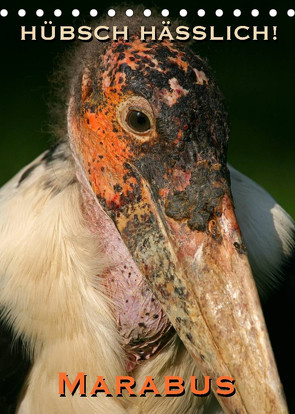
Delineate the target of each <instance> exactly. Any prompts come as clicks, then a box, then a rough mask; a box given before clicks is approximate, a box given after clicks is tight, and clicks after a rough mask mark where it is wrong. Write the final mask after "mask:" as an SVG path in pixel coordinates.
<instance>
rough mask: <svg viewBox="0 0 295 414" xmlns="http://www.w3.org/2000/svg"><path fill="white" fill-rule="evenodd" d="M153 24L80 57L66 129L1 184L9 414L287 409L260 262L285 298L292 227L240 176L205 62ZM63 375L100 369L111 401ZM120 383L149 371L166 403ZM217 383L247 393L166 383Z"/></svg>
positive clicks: (271, 288) (73, 68)
mask: <svg viewBox="0 0 295 414" xmlns="http://www.w3.org/2000/svg"><path fill="white" fill-rule="evenodd" d="M112 24H113V23H112ZM141 24H143V23H142V22H140V21H139V20H137V19H134V20H133V22H132V23H130V21H128V25H129V26H130V39H129V41H128V42H126V41H122V40H119V41H118V42H105V43H99V42H96V41H93V42H90V43H87V44H85V43H84V44H83V45H82V46H80V47H79V48H78V49H77V51H76V53H75V54H73V57H72V64H71V65H68V71H69V82H68V87H69V88H68V89H69V93H68V95H67V96H66V99H67V106H66V108H65V109H66V111H65V112H64V118H65V119H67V132H65V133H64V136H63V139H61V140H58V142H57V143H56V144H55V145H54V146H53V147H52V148H51V149H49V150H48V151H46V152H45V153H44V154H42V155H41V156H40V157H38V158H37V159H36V160H35V161H33V162H32V163H31V164H30V165H28V166H26V167H25V168H24V169H23V170H21V171H20V172H19V173H18V174H17V175H16V176H15V177H14V178H13V179H12V180H11V181H9V182H8V183H7V184H6V185H5V186H4V187H3V188H2V189H1V192H0V281H1V285H0V287H1V290H0V304H1V311H2V313H1V317H2V328H1V329H2V336H1V339H0V344H1V357H0V363H1V366H0V373H1V399H0V405H1V413H4V412H7V413H8V412H9V413H14V412H17V413H18V414H57V413H61V414H68V413H69V414H78V413H79V414H81V413H84V414H90V413H110V414H112V413H116V414H119V413H120V414H123V413H131V414H132V413H159V414H161V413H168V412H171V413H175V414H176V413H177V414H184V413H191V414H200V413H220V412H225V413H240V414H242V413H248V414H254V413H255V414H262V413H268V414H270V413H272V414H279V413H281V414H282V413H287V412H288V411H287V406H286V403H285V400H284V395H283V392H282V388H281V384H280V380H279V376H278V374H277V371H276V364H275V362H274V358H273V355H272V350H271V346H270V342H269V339H268V334H267V331H266V328H265V325H264V320H263V316H262V311H261V307H260V302H259V299H258V295H257V291H256V287H255V283H254V281H253V278H252V273H251V270H250V266H249V263H248V258H247V257H249V261H250V264H251V267H252V270H253V273H254V278H255V281H256V282H257V286H258V290H259V293H260V294H261V295H263V294H264V293H267V295H268V297H270V298H273V297H276V296H275V295H274V292H275V294H277V293H276V292H281V290H282V287H283V289H285V287H286V283H287V281H289V280H291V279H288V278H287V276H286V275H287V265H288V263H289V262H290V260H291V258H292V257H293V255H294V223H293V221H292V219H291V218H290V217H289V216H288V214H287V213H286V212H285V211H284V210H283V209H282V208H281V207H280V206H279V205H278V204H277V203H276V202H275V201H274V199H273V198H272V197H271V196H270V195H269V194H268V193H267V192H266V191H265V190H264V189H262V188H261V187H260V186H258V185H257V184H255V183H254V182H253V181H251V180H250V179H249V178H247V177H246V176H244V175H243V174H241V173H240V172H238V171H236V170H235V169H233V168H232V167H230V166H227V164H226V151H227V140H228V129H227V122H226V111H225V108H224V103H223V99H222V97H221V94H220V92H219V89H218V87H217V85H216V83H215V81H214V79H213V77H212V74H211V73H210V70H209V68H208V65H207V63H206V61H204V60H203V59H201V58H200V57H199V56H197V55H196V54H194V53H193V52H192V51H191V50H190V49H188V48H186V47H185V46H183V45H181V44H176V43H174V42H173V43H172V42H169V41H167V40H166V41H163V42H152V41H150V40H147V41H146V42H142V41H141V40H140V39H139V36H138V33H137V31H136V30H137V29H136V28H138V27H140V25H141ZM66 113H67V115H66ZM234 204H235V209H236V214H235V213H234V207H233V205H234ZM236 217H237V220H236ZM238 222H239V225H240V227H241V230H242V234H243V240H242V238H241V235H240V231H239V225H238V224H237V223H238ZM245 246H247V250H248V254H247V253H246V247H245ZM288 283H289V282H288ZM287 290H288V289H287ZM278 294H279V293H278ZM285 302H286V301H285ZM265 303H266V305H265V306H266V310H267V311H269V312H270V314H271V312H273V313H272V314H271V315H272V317H273V315H274V314H275V313H278V312H279V311H277V308H275V311H274V309H273V306H272V302H271V305H267V300H266V301H265ZM282 309H283V308H282ZM281 315H282V314H281ZM272 322H273V321H271V320H270V321H269V324H270V325H271V323H272ZM281 323H282V324H284V321H282V322H281ZM277 325H278V324H277ZM278 329H279V326H276V327H275V329H274V330H273V332H274V333H273V336H274V337H275V334H276V333H277V330H278ZM281 335H282V333H281ZM282 338H283V341H284V342H283V343H280V346H281V348H282V349H283V350H284V351H283V352H287V350H288V344H286V343H285V342H286V341H287V336H285V337H282V336H281V339H280V341H282ZM12 343H15V344H16V345H15V346H14V347H13V346H12ZM273 343H274V344H277V342H276V341H275V340H274V341H273ZM19 346H20V348H21V349H19ZM23 350H25V353H26V355H27V358H26V360H24V359H23V357H22V356H21V355H23V354H22V352H23ZM284 369H285V368H283V369H282V372H283V374H284ZM60 372H66V373H67V375H68V377H69V379H70V380H71V381H73V379H74V378H75V377H76V375H77V373H78V372H84V373H86V374H87V386H88V384H89V387H91V388H92V386H93V385H94V384H95V382H96V380H97V376H103V377H104V378H105V381H106V383H107V385H108V388H109V390H110V392H111V393H112V395H113V396H112V397H109V398H108V397H105V396H104V395H100V394H98V398H93V397H91V396H89V390H88V394H87V396H86V397H84V398H83V397H81V396H80V395H79V394H78V393H76V394H75V395H74V396H71V395H67V396H66V397H64V398H61V397H60V395H59V393H58V374H59V373H60ZM124 375H129V376H132V377H134V378H135V379H136V382H137V384H139V385H140V386H141V385H142V384H143V383H144V380H145V379H146V377H147V376H151V377H152V378H153V380H154V383H155V384H156V386H157V388H158V390H159V392H160V393H161V395H163V396H162V397H161V398H155V396H154V395H150V394H148V393H147V395H146V397H143V398H142V397H137V398H131V397H129V396H128V395H125V394H124V392H123V396H122V397H117V396H116V391H115V377H116V376H124ZM203 375H206V376H210V377H211V378H212V389H213V391H215V392H216V383H215V380H216V378H217V377H220V376H230V377H233V378H234V379H235V387H236V392H235V394H234V395H232V396H231V397H227V398H226V397H222V396H218V395H217V399H215V398H210V397H208V398H204V397H202V398H201V397H196V396H195V395H193V393H191V392H189V390H186V393H185V394H184V395H182V396H180V397H174V398H167V397H164V395H165V390H164V382H163V378H164V377H165V376H179V377H182V378H183V379H184V381H185V384H189V381H190V377H191V376H195V377H197V378H199V379H200V381H199V382H201V383H202V381H201V378H202V376H203ZM201 386H202V384H201ZM198 387H199V386H198ZM200 389H201V388H200ZM219 404H220V405H219ZM221 407H222V408H221ZM222 410H223V411H222Z"/></svg>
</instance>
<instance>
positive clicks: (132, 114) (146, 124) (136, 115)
mask: <svg viewBox="0 0 295 414" xmlns="http://www.w3.org/2000/svg"><path fill="white" fill-rule="evenodd" d="M126 122H127V124H128V125H129V127H130V128H132V129H133V130H134V131H135V132H139V133H142V132H147V131H148V130H149V129H151V123H150V120H149V118H148V116H147V115H146V114H144V113H143V112H141V111H136V110H131V111H129V112H128V114H127V117H126Z"/></svg>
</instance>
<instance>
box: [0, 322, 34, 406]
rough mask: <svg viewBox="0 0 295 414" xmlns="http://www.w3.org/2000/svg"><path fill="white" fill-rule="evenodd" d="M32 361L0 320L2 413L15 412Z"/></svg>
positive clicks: (0, 399)
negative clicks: (27, 358) (25, 355)
mask: <svg viewBox="0 0 295 414" xmlns="http://www.w3.org/2000/svg"><path fill="white" fill-rule="evenodd" d="M29 368H30V362H29V361H28V360H26V358H25V357H24V352H23V345H22V343H21V341H20V340H17V341H13V335H12V333H11V331H10V330H9V329H8V328H7V327H6V326H5V325H4V324H3V322H0V413H1V414H14V413H15V409H16V404H17V400H18V396H19V394H20V392H21V389H22V386H23V384H24V381H25V378H26V375H27V373H28V371H29Z"/></svg>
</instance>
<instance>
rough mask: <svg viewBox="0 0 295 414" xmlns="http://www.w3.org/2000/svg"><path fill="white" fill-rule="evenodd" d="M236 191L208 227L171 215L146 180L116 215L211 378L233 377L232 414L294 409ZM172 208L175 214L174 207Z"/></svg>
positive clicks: (225, 401)
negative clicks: (133, 200) (255, 277)
mask: <svg viewBox="0 0 295 414" xmlns="http://www.w3.org/2000/svg"><path fill="white" fill-rule="evenodd" d="M229 194H230V191H228V193H226V194H225V195H224V196H223V197H221V198H220V205H219V206H218V209H217V210H218V212H217V210H216V214H212V215H211V218H210V219H209V221H208V225H207V230H206V231H203V232H201V231H197V230H192V229H191V228H190V227H189V226H188V224H187V221H186V220H178V221H177V220H175V219H174V218H171V217H168V216H167V214H166V213H165V211H164V210H165V209H164V208H163V206H164V205H165V203H166V205H167V199H166V201H165V200H164V201H163V202H159V201H155V197H154V196H153V195H152V191H151V189H150V188H149V185H148V184H147V182H146V181H145V180H144V179H143V178H142V197H141V201H140V202H138V203H137V204H136V203H135V204H133V205H132V208H129V209H128V210H126V214H120V215H119V216H118V217H116V218H115V223H116V225H117V228H118V230H119V231H120V233H121V236H122V238H123V240H124V242H125V243H126V245H127V247H128V248H129V251H130V252H131V254H132V256H133V258H134V260H135V261H136V263H137V265H138V267H139V269H140V271H141V272H142V274H143V275H145V277H146V278H147V280H148V282H149V284H150V286H151V288H152V290H153V292H154V293H155V295H156V296H157V298H158V300H159V301H160V303H161V305H162V307H163V309H164V311H165V312H166V314H167V315H168V317H169V319H170V321H171V323H172V324H173V325H174V327H175V329H176V331H177V333H178V335H179V336H180V338H181V340H182V341H183V343H184V345H185V347H186V348H187V350H188V352H189V353H190V354H191V355H192V357H193V358H194V360H195V361H196V363H197V365H198V367H199V369H200V370H201V372H202V374H203V375H208V376H210V377H211V378H212V379H213V381H212V385H213V386H214V384H215V381H214V379H215V380H216V379H217V378H218V377H220V376H229V377H233V378H234V380H235V389H236V393H235V394H234V395H233V396H231V397H221V396H220V395H218V394H217V393H216V388H215V389H214V392H215V394H216V396H217V399H218V400H219V403H220V405H221V406H222V408H223V409H224V411H225V412H226V413H235V414H238V413H239V414H242V413H247V414H260V413H261V414H262V413H263V414H270V413H273V414H280V413H287V412H288V410H287V406H286V403H285V400H284V395H283V391H282V386H281V383H280V379H279V376H278V373H277V369H276V364H275V361H274V357H273V353H272V349H271V345H270V342H269V339H268V334H267V330H266V326H265V322H264V318H263V315H262V311H261V307H260V302H259V298H258V294H257V290H256V286H255V283H254V280H253V276H252V273H251V269H250V266H249V263H248V259H247V253H246V251H245V247H244V244H243V241H242V238H241V234H240V230H239V226H238V223H237V220H236V217H235V214H234V208H233V204H232V201H231V196H230V195H229ZM166 212H167V211H166Z"/></svg>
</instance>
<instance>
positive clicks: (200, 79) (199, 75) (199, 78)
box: [193, 68, 209, 85]
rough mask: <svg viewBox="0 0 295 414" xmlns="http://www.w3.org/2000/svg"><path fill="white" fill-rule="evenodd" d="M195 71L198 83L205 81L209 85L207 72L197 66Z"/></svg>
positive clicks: (202, 83)
mask: <svg viewBox="0 0 295 414" xmlns="http://www.w3.org/2000/svg"><path fill="white" fill-rule="evenodd" d="M193 71H194V72H195V74H196V78H197V84H198V85H204V83H206V84H207V85H208V82H209V81H208V79H207V77H206V75H205V73H204V72H203V71H202V70H197V69H195V68H193Z"/></svg>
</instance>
